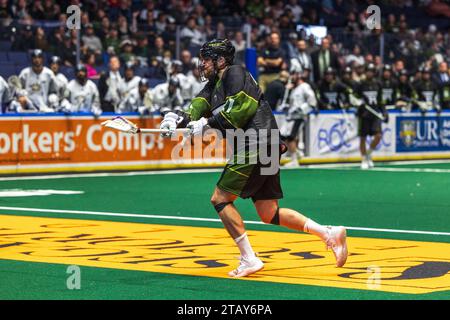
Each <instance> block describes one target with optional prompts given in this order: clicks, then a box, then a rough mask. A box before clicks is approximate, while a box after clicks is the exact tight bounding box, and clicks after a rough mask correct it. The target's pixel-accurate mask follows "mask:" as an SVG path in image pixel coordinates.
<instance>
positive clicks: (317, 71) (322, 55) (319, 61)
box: [312, 38, 339, 82]
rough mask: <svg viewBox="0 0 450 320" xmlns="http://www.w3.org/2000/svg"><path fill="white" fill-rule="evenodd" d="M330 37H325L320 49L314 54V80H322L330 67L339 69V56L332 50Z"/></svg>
mask: <svg viewBox="0 0 450 320" xmlns="http://www.w3.org/2000/svg"><path fill="white" fill-rule="evenodd" d="M330 48H331V43H330V39H328V38H323V39H322V44H321V46H320V49H319V50H317V51H316V52H314V53H313V54H312V62H313V73H314V81H315V82H317V81H319V80H321V79H322V78H323V76H324V74H325V70H327V68H328V67H332V68H333V69H335V70H338V69H339V62H338V58H337V56H336V55H335V54H334V53H333V52H332V51H331V49H330Z"/></svg>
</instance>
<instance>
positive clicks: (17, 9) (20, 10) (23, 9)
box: [12, 0, 30, 19]
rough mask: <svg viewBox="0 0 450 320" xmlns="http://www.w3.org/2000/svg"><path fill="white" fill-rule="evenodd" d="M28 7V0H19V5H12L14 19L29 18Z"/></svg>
mask: <svg viewBox="0 0 450 320" xmlns="http://www.w3.org/2000/svg"><path fill="white" fill-rule="evenodd" d="M27 7H28V4H27V1H26V0H18V1H17V4H13V5H12V13H13V18H15V19H23V18H25V17H26V16H29V15H30V12H29V11H28V8H27Z"/></svg>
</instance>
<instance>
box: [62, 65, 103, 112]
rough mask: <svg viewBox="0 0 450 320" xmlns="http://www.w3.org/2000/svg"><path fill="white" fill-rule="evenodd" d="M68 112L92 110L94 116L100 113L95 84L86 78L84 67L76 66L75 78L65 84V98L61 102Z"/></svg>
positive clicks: (98, 97)
mask: <svg viewBox="0 0 450 320" xmlns="http://www.w3.org/2000/svg"><path fill="white" fill-rule="evenodd" d="M62 106H63V108H64V109H65V111H68V112H92V113H94V115H95V116H99V115H100V114H101V113H102V110H101V108H100V96H99V93H98V90H97V86H96V85H95V83H94V82H92V81H91V80H89V79H88V78H87V70H86V67H85V66H84V65H82V64H79V65H77V67H76V78H75V79H74V80H71V81H70V82H69V84H68V85H67V91H66V98H65V99H64V101H63V102H62Z"/></svg>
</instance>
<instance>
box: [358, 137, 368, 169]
mask: <svg viewBox="0 0 450 320" xmlns="http://www.w3.org/2000/svg"><path fill="white" fill-rule="evenodd" d="M359 151H360V152H361V169H369V162H368V161H367V149H366V136H361V137H359Z"/></svg>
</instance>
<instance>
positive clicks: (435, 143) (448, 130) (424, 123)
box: [396, 115, 450, 152]
mask: <svg viewBox="0 0 450 320" xmlns="http://www.w3.org/2000/svg"><path fill="white" fill-rule="evenodd" d="M396 132H397V136H396V151H397V152H422V151H425V152H430V151H450V116H443V115H442V116H432V117H426V116H397V118H396Z"/></svg>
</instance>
